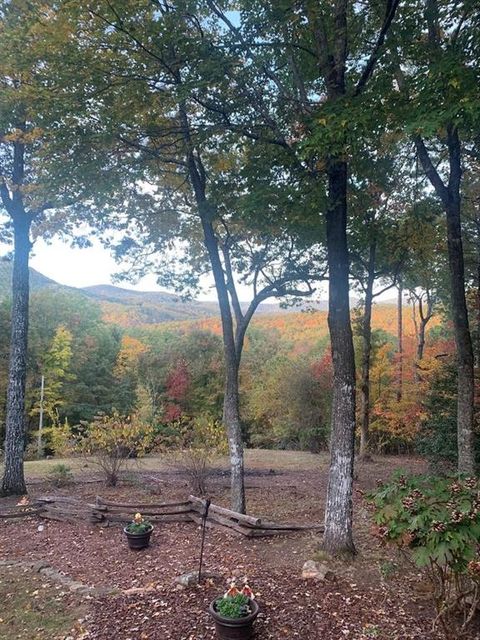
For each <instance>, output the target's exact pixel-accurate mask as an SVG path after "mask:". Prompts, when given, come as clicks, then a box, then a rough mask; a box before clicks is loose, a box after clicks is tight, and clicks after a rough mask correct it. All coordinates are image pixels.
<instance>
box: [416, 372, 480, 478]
mask: <svg viewBox="0 0 480 640" xmlns="http://www.w3.org/2000/svg"><path fill="white" fill-rule="evenodd" d="M424 413H425V419H424V420H423V421H422V422H421V423H420V429H419V433H418V437H417V441H416V449H417V452H418V453H419V454H420V455H421V456H423V457H425V458H427V460H428V461H429V463H430V466H431V468H432V470H433V472H434V473H437V474H438V473H442V472H444V471H447V472H448V471H449V470H450V472H451V471H452V470H453V469H455V467H456V466H457V371H456V366H455V363H454V362H453V361H452V362H450V361H448V362H447V363H445V364H444V366H442V367H440V368H439V369H438V370H437V371H435V373H434V375H433V376H432V379H431V383H430V387H429V389H428V392H427V394H426V397H425V401H424ZM477 422H478V416H477ZM474 446H475V457H476V461H477V464H479V463H480V435H479V434H478V433H476V434H475V440H474Z"/></svg>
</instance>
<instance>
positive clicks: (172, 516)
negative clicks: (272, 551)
mask: <svg viewBox="0 0 480 640" xmlns="http://www.w3.org/2000/svg"><path fill="white" fill-rule="evenodd" d="M137 512H140V513H141V514H142V516H144V517H145V519H147V520H149V521H150V522H152V523H167V522H194V523H196V524H201V523H202V520H203V517H204V515H205V501H204V500H202V499H200V498H197V497H195V496H189V497H188V499H187V500H185V501H183V502H164V503H145V504H139V503H131V504H130V503H121V502H111V501H109V500H105V499H104V498H102V497H100V496H97V498H96V500H95V502H94V503H88V502H83V501H82V500H78V499H77V498H71V497H68V496H54V495H51V496H42V497H40V498H37V499H36V500H35V502H34V503H33V504H32V505H28V506H26V505H21V506H17V507H10V508H9V509H6V510H4V511H3V512H0V520H1V519H2V518H5V519H7V518H21V517H28V516H39V517H41V518H48V519H50V520H58V521H61V522H78V521H79V520H84V521H85V520H86V521H88V522H91V523H95V524H104V525H106V524H109V523H125V524H127V523H128V522H130V521H131V520H132V519H133V515H134V514H135V513H137ZM206 526H207V527H209V528H217V529H221V530H224V531H228V532H230V533H234V534H239V535H242V536H246V537H248V538H258V537H265V536H275V535H280V534H284V533H292V532H295V531H308V530H315V531H322V530H323V525H320V524H303V523H299V522H294V523H290V524H280V523H276V522H271V521H269V520H265V519H263V518H257V517H255V516H250V515H244V514H242V513H237V512H236V511H231V510H230V509H226V508H225V507H220V506H218V505H216V504H213V503H210V506H209V509H208V515H207V519H206Z"/></svg>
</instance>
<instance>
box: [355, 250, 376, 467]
mask: <svg viewBox="0 0 480 640" xmlns="http://www.w3.org/2000/svg"><path fill="white" fill-rule="evenodd" d="M375 249H376V248H375V244H372V245H371V246H370V256H369V261H368V274H367V287H366V290H365V307H364V312H363V322H362V370H361V381H360V452H359V455H360V458H361V459H362V460H367V459H369V458H370V451H369V431H370V360H371V353H372V304H373V283H374V281H375Z"/></svg>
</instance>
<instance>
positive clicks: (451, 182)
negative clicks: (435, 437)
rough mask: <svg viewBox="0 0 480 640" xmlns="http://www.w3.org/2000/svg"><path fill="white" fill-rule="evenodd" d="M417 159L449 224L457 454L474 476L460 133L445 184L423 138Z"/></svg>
mask: <svg viewBox="0 0 480 640" xmlns="http://www.w3.org/2000/svg"><path fill="white" fill-rule="evenodd" d="M415 144H416V147H417V152H418V157H419V158H420V161H421V163H422V167H423V169H424V171H425V174H426V176H427V177H428V179H429V180H430V183H431V184H432V186H433V187H434V189H435V192H436V194H437V196H438V197H439V198H440V200H441V202H442V204H443V208H444V211H445V214H446V220H447V248H448V265H449V271H450V290H451V291H450V296H451V307H452V318H453V328H454V334H455V345H456V351H457V384H458V388H457V451H458V471H459V472H460V473H474V470H475V454H474V437H473V425H474V400H475V396H474V389H475V384H474V367H473V347H472V337H471V335H470V327H469V322H468V309H467V300H466V296H465V264H464V255H463V243H462V225H461V199H460V185H461V177H462V163H461V146H460V139H459V136H458V131H457V129H456V127H455V126H454V125H452V124H450V125H448V127H447V146H448V159H449V165H450V175H449V178H448V183H447V184H444V182H443V180H442V178H441V176H440V175H439V173H438V171H437V169H436V167H435V165H434V164H433V162H432V160H431V158H430V155H429V152H428V150H427V148H426V146H425V143H424V142H423V140H422V138H420V137H417V138H415Z"/></svg>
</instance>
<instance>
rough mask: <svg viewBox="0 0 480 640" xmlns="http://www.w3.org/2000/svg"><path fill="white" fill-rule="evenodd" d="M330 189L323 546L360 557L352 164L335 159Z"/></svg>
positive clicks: (335, 551)
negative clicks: (355, 510) (329, 393)
mask: <svg viewBox="0 0 480 640" xmlns="http://www.w3.org/2000/svg"><path fill="white" fill-rule="evenodd" d="M328 189H329V208H328V212H327V251H328V269H329V301H328V326H329V330H330V340H331V349H332V360H333V399H332V422H331V436H330V454H331V462H330V471H329V477H328V489H327V504H326V510H325V534H324V539H323V548H324V549H325V550H326V551H327V552H329V553H332V554H341V553H347V554H353V553H355V546H354V543H353V535H352V491H353V460H354V445H355V358H354V351H353V337H352V328H351V323H350V301H349V297H348V294H349V280H348V275H349V257H348V246H347V164H346V163H345V162H341V161H338V160H333V161H331V164H330V166H329V168H328Z"/></svg>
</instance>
